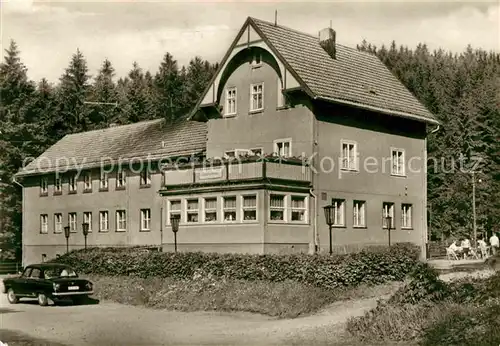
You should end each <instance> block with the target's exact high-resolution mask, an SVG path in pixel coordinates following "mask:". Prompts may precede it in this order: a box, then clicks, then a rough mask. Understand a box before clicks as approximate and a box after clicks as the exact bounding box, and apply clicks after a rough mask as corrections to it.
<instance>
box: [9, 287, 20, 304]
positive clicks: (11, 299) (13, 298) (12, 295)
mask: <svg viewBox="0 0 500 346" xmlns="http://www.w3.org/2000/svg"><path fill="white" fill-rule="evenodd" d="M7 300H8V301H9V303H10V304H16V303H17V302H18V301H19V298H17V296H16V293H15V292H14V290H13V289H12V288H9V290H8V291H7Z"/></svg>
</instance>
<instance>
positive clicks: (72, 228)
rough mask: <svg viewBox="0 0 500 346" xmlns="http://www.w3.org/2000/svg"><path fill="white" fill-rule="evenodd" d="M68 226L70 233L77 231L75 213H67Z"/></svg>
mask: <svg viewBox="0 0 500 346" xmlns="http://www.w3.org/2000/svg"><path fill="white" fill-rule="evenodd" d="M68 226H69V231H70V232H71V233H76V232H77V231H78V229H77V228H78V225H77V215H76V213H75V212H71V213H68Z"/></svg>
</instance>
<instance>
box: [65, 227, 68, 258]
mask: <svg viewBox="0 0 500 346" xmlns="http://www.w3.org/2000/svg"><path fill="white" fill-rule="evenodd" d="M64 236H65V237H66V253H68V252H69V226H66V227H64Z"/></svg>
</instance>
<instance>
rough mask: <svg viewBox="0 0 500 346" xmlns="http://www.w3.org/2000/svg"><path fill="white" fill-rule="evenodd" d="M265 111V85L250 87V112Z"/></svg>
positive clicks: (259, 84)
mask: <svg viewBox="0 0 500 346" xmlns="http://www.w3.org/2000/svg"><path fill="white" fill-rule="evenodd" d="M262 109H264V83H258V84H252V85H250V111H251V112H255V111H260V110H262Z"/></svg>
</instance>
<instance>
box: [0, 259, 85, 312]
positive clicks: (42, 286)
mask: <svg viewBox="0 0 500 346" xmlns="http://www.w3.org/2000/svg"><path fill="white" fill-rule="evenodd" d="M3 293H7V299H8V300H9V303H11V304H15V303H17V302H18V300H19V298H37V299H38V304H40V305H41V306H46V305H48V302H49V299H51V300H52V301H55V300H57V299H59V298H70V299H71V300H72V301H73V302H74V303H83V302H84V301H85V300H86V299H87V298H88V296H89V295H91V294H93V293H94V291H93V285H92V283H91V282H90V281H88V280H85V279H81V278H79V277H78V275H77V274H76V272H75V271H74V270H73V268H71V267H69V266H67V265H64V264H56V263H42V264H32V265H29V266H27V267H26V268H25V269H24V271H23V273H22V274H21V275H20V276H18V277H12V278H6V279H4V280H3Z"/></svg>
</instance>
